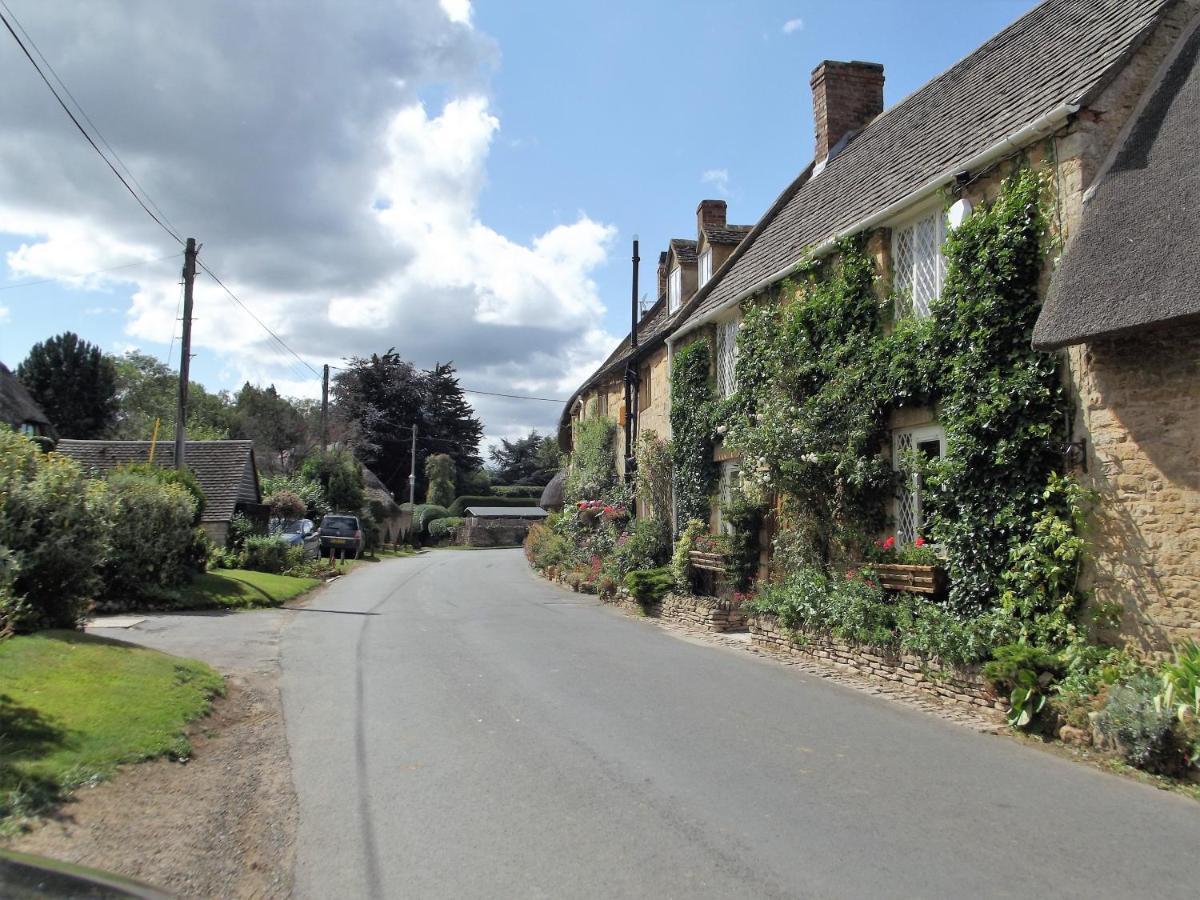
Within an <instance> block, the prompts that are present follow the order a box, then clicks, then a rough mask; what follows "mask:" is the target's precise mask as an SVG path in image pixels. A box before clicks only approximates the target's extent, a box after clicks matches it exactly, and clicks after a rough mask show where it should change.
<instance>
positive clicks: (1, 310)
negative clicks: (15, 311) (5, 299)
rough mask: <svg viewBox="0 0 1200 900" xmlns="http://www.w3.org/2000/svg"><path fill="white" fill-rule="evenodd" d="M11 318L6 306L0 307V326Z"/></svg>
mask: <svg viewBox="0 0 1200 900" xmlns="http://www.w3.org/2000/svg"><path fill="white" fill-rule="evenodd" d="M11 316H12V313H11V311H10V310H9V308H8V307H7V306H0V325H3V324H4V323H5V322H7V321H8V320H9V318H10V317H11Z"/></svg>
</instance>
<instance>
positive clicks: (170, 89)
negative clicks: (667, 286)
mask: <svg viewBox="0 0 1200 900" xmlns="http://www.w3.org/2000/svg"><path fill="white" fill-rule="evenodd" d="M1034 5H1035V0H971V2H970V3H963V2H961V0H843V2H839V3H831V2H828V0H787V2H784V0H778V2H777V0H757V2H756V0H745V2H743V3H741V4H730V3H728V2H708V0H692V2H686V3H683V2H658V0H656V2H647V0H610V2H608V3H605V4H595V3H582V2H572V0H493V2H488V0H477V2H474V3H472V2H470V0H307V2H306V3H304V4H302V5H295V4H292V3H289V2H286V0H255V2H253V3H245V2H244V0H209V2H205V3H200V4H190V5H187V6H186V8H185V7H184V6H182V5H180V4H174V3H162V2H161V0H56V2H54V3H46V2H44V0H3V5H0V11H10V12H11V13H12V14H13V15H15V17H16V19H17V20H18V21H19V22H20V24H21V25H22V26H23V27H24V29H25V30H26V32H27V33H28V35H29V36H30V37H31V38H32V39H33V41H34V42H35V43H36V45H37V48H38V49H39V50H40V51H41V53H42V54H43V55H44V56H45V59H46V60H48V61H49V63H50V65H51V66H52V67H53V69H54V70H55V72H56V73H57V75H58V76H59V77H60V78H61V80H62V82H63V83H65V85H66V87H67V88H68V89H69V90H70V93H71V94H72V95H73V96H74V98H75V100H76V101H78V104H79V106H81V107H82V109H83V111H84V112H85V113H86V115H87V117H88V119H90V123H94V126H95V127H96V128H98V130H99V132H100V133H101V134H102V135H103V137H104V138H105V139H106V140H107V144H108V145H109V146H110V147H111V148H112V149H113V150H115V152H116V153H117V154H118V155H119V157H120V160H121V163H122V164H123V168H122V165H120V164H119V165H118V168H122V171H125V170H127V171H128V172H129V173H131V175H132V177H133V179H136V185H138V186H140V188H142V189H144V191H145V193H146V194H147V195H148V197H149V198H150V200H151V201H152V202H153V204H154V207H153V208H156V209H157V211H159V213H160V218H163V217H165V221H166V223H167V224H168V226H169V227H171V230H173V231H175V232H176V234H179V235H181V236H194V237H195V238H196V239H197V240H198V241H199V242H200V243H201V245H202V249H201V253H200V257H201V260H202V261H204V262H205V263H206V264H207V265H208V266H209V267H210V268H211V269H212V271H213V272H214V273H216V275H217V276H218V277H219V278H220V279H221V280H222V281H223V282H224V283H225V284H226V285H227V286H228V287H229V288H230V289H231V290H232V291H233V293H234V294H236V295H237V297H238V298H239V299H240V300H241V301H242V303H243V304H244V306H245V307H246V308H248V309H249V310H250V311H251V312H252V313H253V315H254V316H256V317H257V318H258V319H259V320H261V321H262V322H263V323H265V325H266V326H268V327H269V328H270V329H271V330H272V331H273V332H274V333H275V334H276V335H278V336H279V337H280V338H281V339H282V341H283V342H284V343H285V344H286V345H287V347H289V348H290V350H291V351H294V353H295V356H293V355H292V353H291V352H289V350H287V349H284V347H282V346H280V344H279V343H277V342H276V341H275V339H274V338H272V337H271V336H270V335H269V334H268V333H267V331H266V330H265V329H264V327H262V325H260V324H259V323H258V322H256V321H255V320H254V318H252V317H251V315H250V313H248V312H246V311H245V310H244V309H242V308H241V307H239V306H238V305H237V304H235V302H234V301H233V300H231V299H230V298H229V297H228V296H227V295H226V294H225V293H224V292H223V291H222V290H221V288H220V287H219V286H218V285H216V284H215V283H214V282H213V281H212V280H211V279H209V278H208V277H207V276H206V275H201V277H200V278H199V279H198V281H197V283H196V290H195V325H194V332H193V341H194V344H193V353H194V358H193V360H192V378H193V379H194V380H196V381H200V382H202V383H203V384H204V385H205V386H206V387H208V388H209V389H211V390H217V389H224V388H228V389H236V388H237V387H239V386H240V385H241V384H242V383H243V382H245V381H250V382H253V383H257V384H268V383H271V384H275V385H276V387H277V388H278V389H279V390H280V391H282V392H283V393H285V394H289V395H293V396H305V397H314V396H319V395H320V380H319V378H318V377H317V376H316V375H314V374H313V370H316V371H317V372H319V371H320V370H321V366H322V365H323V364H325V363H328V364H330V365H333V366H338V365H343V364H344V360H346V359H347V358H349V357H352V356H365V355H369V354H371V353H374V352H383V351H386V350H388V349H389V348H391V347H395V348H396V349H397V350H398V351H399V352H400V353H401V355H403V356H404V357H406V358H408V359H411V360H413V361H414V362H416V363H417V364H418V365H420V366H422V367H430V366H432V365H433V364H434V363H435V362H446V361H453V362H454V363H455V365H456V366H457V367H458V369H459V372H460V375H461V383H462V384H463V386H464V387H467V388H471V389H475V390H479V391H490V392H498V393H505V394H519V395H528V396H535V397H544V398H551V399H565V398H567V397H569V396H570V394H571V392H572V391H573V390H574V389H575V388H576V387H577V386H578V385H579V383H580V382H581V381H582V380H583V379H584V378H585V377H586V376H587V375H588V374H589V373H590V372H591V371H592V370H594V368H595V367H596V366H597V365H598V364H599V363H600V362H601V361H602V360H603V359H604V357H605V356H607V355H608V353H609V352H610V351H611V349H612V347H613V346H615V344H616V342H617V341H618V340H619V339H620V337H621V336H622V335H623V334H624V333H625V331H627V329H628V321H629V297H630V274H631V273H630V268H631V261H630V256H631V252H630V251H631V241H632V240H633V238H634V236H635V235H637V236H638V237H639V238H640V241H641V257H642V263H641V287H642V292H643V293H650V292H652V291H653V284H654V275H655V265H656V262H657V257H658V253H659V251H660V250H662V249H664V248H665V247H666V244H667V241H668V240H669V239H670V238H671V237H691V238H694V237H695V230H696V225H695V209H696V205H697V204H698V203H699V201H700V200H702V199H704V198H709V197H715V198H721V199H724V200H726V201H727V202H728V204H729V221H730V222H731V223H735V224H747V225H750V224H753V223H754V222H755V221H757V219H758V217H759V216H760V215H761V214H762V213H763V212H764V211H765V210H766V209H767V208H768V207H769V206H770V204H771V202H772V201H773V200H774V199H775V197H776V196H777V195H778V194H779V193H780V191H782V190H783V189H784V188H785V187H786V186H787V184H788V183H789V182H790V181H791V180H792V179H793V178H794V177H795V175H796V174H797V173H798V172H799V171H800V170H801V169H803V168H804V167H805V165H807V163H808V162H809V161H810V160H811V158H812V155H813V133H812V132H813V128H812V112H811V92H810V88H809V83H808V81H809V73H810V72H811V70H812V68H813V67H814V66H815V65H817V64H818V63H819V62H820V61H821V60H822V59H861V60H869V61H873V62H880V63H883V64H884V66H885V70H886V86H885V101H886V104H887V106H889V107H890V106H892V105H893V104H895V103H896V102H897V101H899V100H901V99H902V98H903V97H904V96H906V95H907V94H909V93H911V92H912V91H913V90H915V89H916V88H918V87H920V86H921V85H922V84H923V83H925V82H926V81H928V80H929V79H930V78H932V77H934V76H935V75H937V74H938V73H939V72H941V71H943V70H944V69H946V68H947V67H949V66H950V65H952V64H953V63H954V62H956V61H957V60H959V59H961V58H962V57H963V56H964V55H966V54H967V53H969V52H970V51H971V50H973V49H974V48H975V47H977V46H978V45H979V44H981V43H982V42H984V41H985V40H987V39H988V38H989V37H990V36H991V35H993V34H994V33H995V32H997V31H999V30H1000V29H1001V28H1003V27H1004V26H1005V25H1007V24H1008V23H1009V22H1011V21H1012V20H1013V19H1015V18H1017V17H1018V16H1019V15H1021V14H1022V13H1024V12H1025V11H1027V10H1028V9H1030V8H1032V7H1033V6H1034ZM34 55H35V57H36V56H37V54H36V53H35V54H34ZM0 83H3V84H4V86H5V87H4V90H3V91H0V361H3V362H5V363H6V364H8V365H9V366H10V367H14V368H15V367H16V365H17V364H18V363H19V362H20V361H21V360H22V359H23V358H24V357H25V355H26V353H27V352H28V350H29V347H30V346H31V345H32V344H33V343H34V342H36V341H39V340H43V339H45V338H46V337H48V336H50V335H53V334H58V333H61V332H62V331H66V330H71V331H76V332H78V333H79V334H80V335H81V336H82V337H84V338H85V339H87V340H90V341H92V342H94V343H96V344H99V345H100V346H101V347H103V348H104V349H105V350H107V351H109V352H113V353H123V352H126V351H128V350H132V349H139V350H141V351H143V352H147V353H151V354H154V355H156V356H158V357H160V358H162V359H164V360H168V361H169V362H170V364H171V365H172V367H177V366H178V362H179V342H178V323H177V319H178V305H179V300H180V293H181V289H180V286H179V269H180V265H181V262H182V259H181V255H180V254H181V250H180V249H179V246H178V244H177V243H176V242H175V240H174V238H172V237H171V236H169V235H168V234H167V233H166V232H165V231H164V230H163V229H161V228H160V226H158V225H157V224H155V223H154V222H153V221H152V220H151V219H150V217H149V216H148V215H146V213H145V212H143V211H142V209H141V208H140V207H139V206H138V205H137V203H136V202H135V201H134V199H133V198H132V197H131V196H130V195H129V193H127V192H126V190H125V188H124V187H122V186H121V184H120V182H119V181H118V180H117V179H116V178H115V177H114V176H113V174H112V172H111V171H110V170H109V169H108V168H107V166H106V164H105V163H104V162H103V161H102V160H101V159H100V158H99V156H97V155H96V153H95V152H94V151H93V150H92V149H91V147H89V146H88V145H87V143H86V142H85V141H84V139H83V137H82V136H81V135H80V134H79V132H78V131H76V130H75V128H74V126H73V125H72V124H71V123H70V120H69V119H68V118H67V117H66V115H65V114H64V113H63V111H62V109H61V108H60V107H59V106H58V104H57V102H56V101H55V100H54V98H53V96H52V95H51V94H50V92H49V91H48V90H47V89H46V86H45V84H44V83H42V81H41V80H40V78H39V76H38V74H37V73H36V71H35V70H34V69H33V67H32V66H31V65H30V64H29V61H28V60H27V59H25V57H24V56H23V55H22V54H21V52H20V49H19V48H18V46H17V45H16V43H15V42H14V41H13V40H12V39H11V37H10V36H9V34H8V32H7V31H5V30H2V29H0ZM67 99H68V103H69V102H70V99H69V98H67ZM81 121H83V122H84V124H85V126H88V127H89V128H90V127H91V124H90V123H89V122H88V121H86V120H82V119H81ZM102 146H103V145H102ZM114 267H120V268H114ZM100 270H108V271H103V272H101V271H100ZM86 273H99V274H86ZM31 282H36V283H31ZM297 357H298V358H297ZM310 367H311V368H310ZM469 399H470V400H471V401H472V403H473V404H474V406H475V408H476V411H477V413H478V415H479V416H480V417H481V419H482V420H483V422H484V426H485V433H486V435H487V437H486V438H485V443H486V442H490V441H493V440H495V439H496V438H498V437H510V438H511V437H515V436H519V435H521V434H524V433H527V432H528V431H529V430H530V429H531V428H537V429H539V430H541V431H542V432H543V433H546V432H552V431H553V428H554V425H555V422H556V421H557V419H558V416H559V414H560V412H561V406H560V405H558V404H555V403H546V402H539V401H529V400H510V399H504V398H497V397H489V396H484V395H479V394H473V395H469Z"/></svg>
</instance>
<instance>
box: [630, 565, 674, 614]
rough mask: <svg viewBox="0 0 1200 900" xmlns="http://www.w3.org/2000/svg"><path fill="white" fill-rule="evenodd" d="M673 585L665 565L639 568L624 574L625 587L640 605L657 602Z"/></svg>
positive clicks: (671, 577) (671, 576)
mask: <svg viewBox="0 0 1200 900" xmlns="http://www.w3.org/2000/svg"><path fill="white" fill-rule="evenodd" d="M674 585H675V579H674V576H673V575H672V574H671V570H670V569H669V568H667V567H666V566H663V567H661V568H658V569H639V570H636V571H633V572H630V573H629V574H628V575H626V576H625V589H626V590H627V591H629V593H630V594H632V595H633V597H634V599H635V600H637V601H638V602H639V603H640V604H642V606H651V605H652V604H655V603H658V602H659V601H661V600H662V598H663V597H665V596H666V595H667V592H668V591H670V590H671V588H672V587H674Z"/></svg>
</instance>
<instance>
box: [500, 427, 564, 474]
mask: <svg viewBox="0 0 1200 900" xmlns="http://www.w3.org/2000/svg"><path fill="white" fill-rule="evenodd" d="M488 454H489V455H490V456H491V458H492V462H493V464H494V465H495V471H496V481H498V482H500V483H501V484H537V485H544V484H548V483H549V481H550V479H551V478H553V477H554V473H555V472H557V471H558V470H559V469H560V468H562V451H561V450H559V448H558V442H557V441H556V440H555V439H554V438H552V437H550V436H549V435H546V436H543V435H541V434H539V433H538V431H537V429H534V430H533V431H531V432H529V434H528V435H526V436H525V437H523V438H517V439H516V440H515V441H510V440H507V439H506V438H501V439H500V443H499V444H492V445H491V446H490V447H489V448H488Z"/></svg>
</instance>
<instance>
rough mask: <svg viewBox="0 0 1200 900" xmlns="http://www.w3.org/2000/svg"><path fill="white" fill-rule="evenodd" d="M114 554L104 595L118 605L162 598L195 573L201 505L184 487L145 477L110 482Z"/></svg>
mask: <svg viewBox="0 0 1200 900" xmlns="http://www.w3.org/2000/svg"><path fill="white" fill-rule="evenodd" d="M106 500H107V504H108V510H107V519H108V523H109V526H108V529H109V541H110V549H109V553H108V557H107V559H106V561H105V564H104V567H103V569H102V572H101V577H102V579H103V582H104V593H105V595H106V596H107V597H109V598H111V599H112V600H114V601H116V602H118V603H122V604H124V603H131V602H133V601H136V600H137V599H140V598H153V597H157V596H160V595H161V594H162V592H163V591H164V590H167V589H170V588H174V587H178V586H179V585H181V584H183V583H185V582H186V581H187V580H188V579H189V578H190V577H191V575H192V573H193V571H194V569H193V566H194V556H195V553H196V552H197V551H196V549H195V546H194V542H195V528H194V525H193V522H194V517H195V509H196V501H195V499H194V498H193V496H192V494H191V493H189V492H188V490H187V489H186V488H184V487H183V486H182V485H180V484H171V483H169V482H164V481H162V480H160V479H159V478H158V477H157V476H156V475H154V474H149V473H145V472H136V471H127V470H125V471H122V470H119V469H118V470H116V471H114V472H112V473H111V474H110V475H109V476H108V479H107V498H106Z"/></svg>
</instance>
